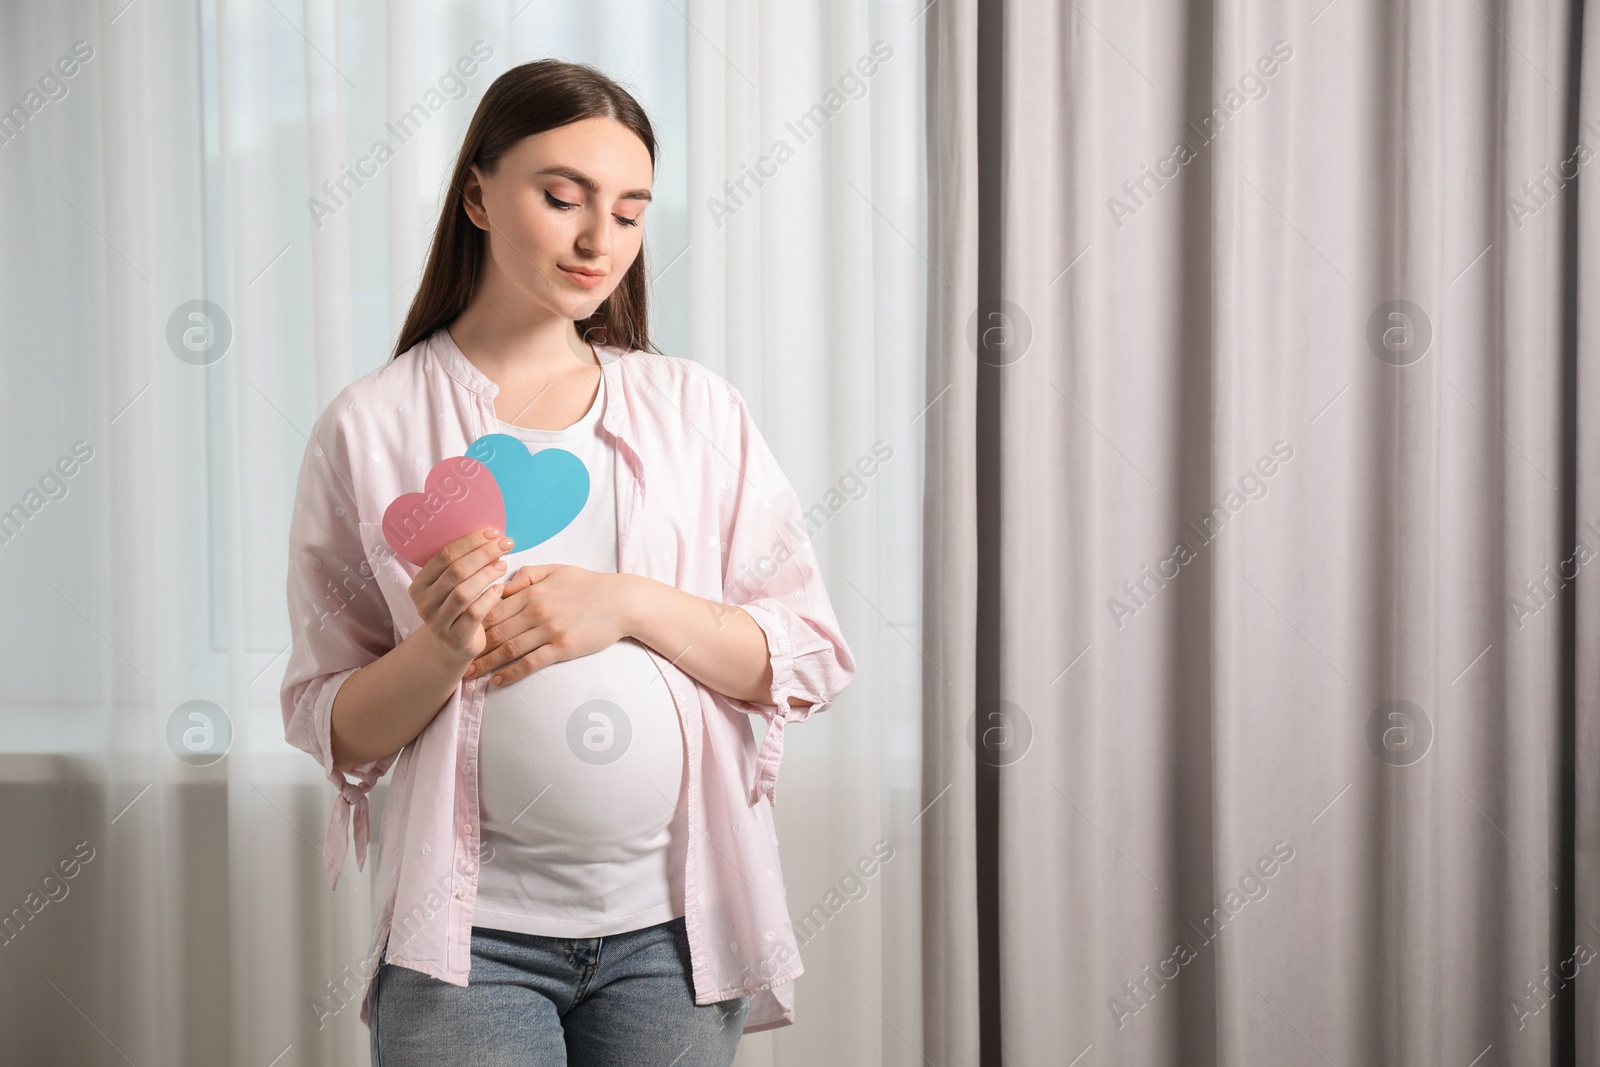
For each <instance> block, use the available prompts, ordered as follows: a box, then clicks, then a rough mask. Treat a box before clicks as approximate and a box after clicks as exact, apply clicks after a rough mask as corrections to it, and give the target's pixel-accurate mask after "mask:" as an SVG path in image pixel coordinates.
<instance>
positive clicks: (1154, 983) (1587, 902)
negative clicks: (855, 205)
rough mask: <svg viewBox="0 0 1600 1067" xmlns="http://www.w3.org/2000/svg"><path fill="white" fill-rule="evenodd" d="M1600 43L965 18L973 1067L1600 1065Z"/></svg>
mask: <svg viewBox="0 0 1600 1067" xmlns="http://www.w3.org/2000/svg"><path fill="white" fill-rule="evenodd" d="M1582 13H1583V12H1582V5H1580V4H1572V3H1564V2H1553V3H1518V4H1513V3H1507V2H1495V0H1465V2H1461V3H1440V2H1403V3H1402V2H1397V3H1381V4H1371V3H1362V2H1359V0H1333V2H1329V0H1316V2H1313V3H1309V4H1293V5H1288V4H1265V3H1248V4H1247V3H1243V2H1240V0H1216V2H1214V3H1188V4H1185V3H1178V2H1145V3H1136V4H1121V3H1111V2H1087V3H1086V2H1074V3H1055V2H1046V0H1004V2H1002V0H945V2H941V3H938V4H936V5H934V6H932V7H931V8H930V9H929V12H928V16H927V17H928V19H929V27H928V64H929V77H928V87H929V101H928V155H929V159H930V167H929V183H930V184H929V200H930V248H931V254H930V258H931V260H932V267H933V273H932V274H930V299H929V318H928V324H929V326H928V328H929V366H928V386H927V393H928V396H929V397H930V398H931V397H934V396H935V395H939V396H941V397H942V399H941V400H940V401H939V402H938V403H936V404H934V405H933V406H932V407H931V408H930V410H929V413H928V457H927V464H928V477H927V497H926V526H927V528H926V542H925V589H926V597H925V602H924V613H923V618H924V624H925V631H926V642H925V645H924V647H923V650H922V651H923V653H924V655H925V658H926V663H927V665H926V667H925V668H924V672H923V680H924V685H925V691H926V701H925V704H924V739H925V747H924V756H925V760H924V767H923V782H922V788H923V802H924V803H925V804H927V805H928V810H927V812H926V814H925V815H924V816H923V817H922V819H921V820H920V823H919V825H920V828H921V832H922V837H923V845H924V848H925V850H926V856H925V880H924V919H923V939H924V954H925V963H926V965H925V969H924V974H925V986H924V988H925V997H924V1008H925V1012H924V1020H925V1021H924V1027H923V1031H922V1034H921V1039H922V1048H921V1052H922V1053H924V1054H925V1055H926V1057H927V1060H928V1061H929V1062H931V1063H937V1064H957V1063H960V1064H969V1063H971V1064H976V1063H983V1064H999V1063H1001V1062H1004V1063H1006V1064H1018V1065H1021V1064H1045V1063H1049V1064H1056V1065H1062V1064H1081V1065H1089V1064H1095V1065H1104V1064H1130V1065H1133V1064H1138V1065H1157V1064H1172V1065H1179V1064H1181V1065H1184V1067H1198V1065H1208V1064H1246V1063H1273V1064H1312V1063H1317V1064H1321V1063H1329V1064H1341V1065H1342V1064H1380V1063H1381V1064H1386V1065H1411V1064H1415V1065H1421V1064H1429V1065H1433V1064H1457V1065H1460V1067H1468V1065H1472V1064H1476V1065H1485V1064H1490V1063H1495V1064H1527V1065H1533V1064H1573V1063H1594V1062H1596V1060H1597V1058H1600V1033H1597V1027H1600V1022H1597V1020H1600V1003H1597V999H1600V997H1597V993H1600V977H1597V976H1600V957H1597V955H1596V953H1597V951H1600V855H1597V849H1600V826H1597V823H1596V806H1597V801H1600V796H1597V788H1596V782H1597V772H1600V766H1597V764H1600V732H1597V727H1600V706H1597V688H1596V683H1597V680H1600V679H1597V673H1600V672H1597V668H1600V657H1597V654H1596V640H1597V638H1600V625H1597V624H1600V618H1597V615H1596V611H1597V607H1600V604H1597V592H1596V591H1597V582H1596V573H1597V571H1600V556H1597V554H1600V461H1597V460H1600V452H1597V448H1600V442H1597V432H1596V431H1597V429H1600V389H1597V386H1596V383H1595V376H1596V372H1597V370H1600V363H1597V350H1596V344H1597V331H1600V320H1597V317H1596V315H1597V308H1596V297H1595V293H1596V277H1595V267H1596V265H1597V264H1600V232H1597V230H1596V224H1595V220H1594V214H1595V210H1594V203H1595V202H1596V197H1597V196H1600V186H1597V185H1596V184H1595V181H1596V179H1595V170H1596V168H1595V167H1594V166H1589V165H1588V164H1589V162H1590V160H1591V158H1592V155H1593V153H1595V152H1600V125H1597V124H1596V123H1597V122H1600V97H1597V92H1600V90H1597V89H1596V86H1595V83H1596V81H1597V80H1600V40H1597V39H1596V35H1597V32H1600V30H1597V27H1596V26H1595V25H1594V20H1593V19H1589V20H1587V21H1585V20H1584V19H1583V18H1582Z"/></svg>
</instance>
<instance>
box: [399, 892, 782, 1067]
mask: <svg viewBox="0 0 1600 1067" xmlns="http://www.w3.org/2000/svg"><path fill="white" fill-rule="evenodd" d="M690 973H691V972H690V964H689V936H688V933H687V931H686V930H685V928H684V921H683V918H682V917H681V916H680V917H679V918H676V919H672V920H670V921H668V922H664V923H658V924H657V925H655V926H647V927H645V928H644V929H642V930H630V931H628V932H627V933H622V934H608V935H606V936H605V937H579V938H569V937H541V936H537V935H534V934H519V933H514V932H511V931H509V930H490V929H487V928H485V927H479V926H474V927H473V928H472V969H471V972H470V973H469V975H468V978H467V985H466V986H465V987H464V988H463V987H461V986H455V985H451V984H450V983H448V982H443V981H440V980H439V979H437V978H434V977H432V976H430V975H426V974H423V973H422V972H421V971H414V970H412V969H411V968H409V967H398V966H396V965H394V964H392V963H384V964H382V965H381V966H380V967H379V968H378V973H377V974H376V976H375V978H374V980H375V982H376V985H377V988H376V990H375V991H374V994H373V996H374V1000H373V1004H372V1016H371V1032H372V1033H371V1036H372V1063H373V1067H413V1065H424V1064H425V1065H427V1067H444V1065H447V1064H470V1065H472V1067H549V1065H556V1067H564V1065H567V1067H602V1065H605V1067H612V1065H623V1064H626V1065H629V1067H633V1065H639V1067H652V1065H659V1067H668V1065H671V1067H727V1065H728V1064H729V1063H731V1062H733V1054H734V1052H735V1051H736V1050H737V1048H738V1045H739V1035H740V1033H741V1032H742V1031H743V1030H744V1020H745V1013H746V1012H747V1011H748V1010H749V1007H750V998H749V997H735V998H733V999H732V1000H724V1001H720V1002H718V1003H715V1004H706V1005H704V1006H701V1005H697V1004H695V1002H694V984H693V981H692V979H691V978H690Z"/></svg>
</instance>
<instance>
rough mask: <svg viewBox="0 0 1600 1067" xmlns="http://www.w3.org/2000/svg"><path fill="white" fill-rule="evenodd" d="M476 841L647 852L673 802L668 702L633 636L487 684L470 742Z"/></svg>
mask: <svg viewBox="0 0 1600 1067" xmlns="http://www.w3.org/2000/svg"><path fill="white" fill-rule="evenodd" d="M478 767H479V798H480V816H481V819H482V826H483V835H484V840H485V841H486V842H488V843H491V844H494V843H497V842H498V843H499V844H501V845H510V846H512V847H513V848H514V850H515V851H517V852H518V853H520V854H522V855H524V856H526V857H528V858H529V859H545V860H548V861H549V862H551V863H563V862H583V863H604V862H626V861H628V860H630V859H633V858H635V857H637V856H640V855H643V854H645V853H648V852H650V851H652V850H659V849H660V848H661V846H662V843H663V842H664V841H665V840H666V836H667V830H668V827H669V825H670V824H671V822H672V819H673V815H674V814H675V811H676V808H677V807H678V806H680V805H681V803H682V797H681V792H682V785H683V769H684V758H683V734H682V730H681V727H680V725H679V721H678V711H677V707H676V706H675V705H674V704H673V702H672V695H671V693H669V692H668V690H667V686H666V683H665V682H664V681H663V680H662V678H661V673H660V671H659V670H658V669H657V667H656V665H655V663H654V661H652V660H651V659H650V655H649V653H648V652H647V651H646V650H645V648H644V646H643V645H641V644H640V643H639V642H638V641H636V640H633V639H632V638H627V639H624V640H621V641H618V642H616V643H615V644H613V645H610V646H609V647H607V648H603V649H601V650H600V651H598V652H595V653H592V654H590V655H587V656H580V657H579V658H577V659H571V660H563V661H561V662H559V663H552V664H550V665H549V666H547V667H543V668H541V669H539V670H537V671H535V672H534V673H533V674H531V675H529V676H527V677H526V678H523V679H521V680H520V681H517V682H513V683H511V684H510V685H507V686H490V687H489V689H488V691H487V693H486V695H485V698H484V707H483V725H482V729H481V732H480V734H479V743H478Z"/></svg>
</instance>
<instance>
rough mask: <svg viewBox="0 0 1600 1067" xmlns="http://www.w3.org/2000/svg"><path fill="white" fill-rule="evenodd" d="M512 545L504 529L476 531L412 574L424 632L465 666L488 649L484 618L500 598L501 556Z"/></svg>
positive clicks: (503, 568) (454, 661) (450, 658)
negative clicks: (501, 532) (502, 532)
mask: <svg viewBox="0 0 1600 1067" xmlns="http://www.w3.org/2000/svg"><path fill="white" fill-rule="evenodd" d="M511 547H512V541H511V538H509V537H503V536H501V534H500V531H499V530H474V531H473V532H472V533H469V534H464V535H462V536H461V537H458V538H456V539H455V540H454V541H451V542H450V543H449V544H447V545H445V546H444V547H443V548H441V549H440V550H439V551H438V552H437V553H435V554H434V557H433V558H432V559H430V560H429V561H428V562H427V563H426V564H424V565H423V568H422V569H421V570H420V571H418V572H417V576H416V577H415V578H414V579H412V582H411V589H410V593H411V602H412V603H413V604H415V605H416V606H417V613H418V614H419V615H421V616H422V622H423V625H422V628H421V629H420V630H419V631H418V632H419V633H426V634H427V635H428V637H429V638H430V639H431V640H432V641H433V642H434V644H435V645H436V646H437V648H438V649H439V651H440V652H441V653H442V654H443V656H444V658H445V660H446V662H448V663H450V664H452V665H453V666H456V667H457V669H459V670H462V671H464V670H466V668H467V666H468V665H469V664H470V663H472V661H473V660H475V659H477V658H478V657H479V656H480V655H482V654H483V651H484V647H485V645H486V644H487V639H486V638H485V637H484V633H483V620H484V617H485V616H486V615H488V614H489V610H490V609H491V608H493V607H494V605H495V602H496V601H497V600H499V599H500V590H501V588H502V587H501V585H500V584H498V583H499V580H500V579H501V578H502V577H504V576H505V572H506V563H505V561H504V560H502V559H501V558H500V557H501V555H503V554H504V553H505V552H507V551H508V550H510V548H511Z"/></svg>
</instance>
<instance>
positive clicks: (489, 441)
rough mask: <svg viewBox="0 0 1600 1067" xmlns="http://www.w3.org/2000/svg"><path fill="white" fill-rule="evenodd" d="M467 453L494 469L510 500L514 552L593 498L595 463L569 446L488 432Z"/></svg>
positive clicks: (551, 531)
mask: <svg viewBox="0 0 1600 1067" xmlns="http://www.w3.org/2000/svg"><path fill="white" fill-rule="evenodd" d="M467 455H469V456H471V457H472V458H473V459H475V460H477V461H478V462H479V463H482V464H483V465H484V466H485V467H488V468H489V473H490V474H492V475H494V480H495V483H496V484H497V485H499V486H500V495H501V496H502V497H504V498H505V502H506V530H505V532H506V536H507V537H509V538H511V539H512V540H513V541H515V542H516V544H515V546H514V547H513V548H512V550H511V551H513V552H520V551H522V550H523V549H525V548H532V547H533V546H534V545H538V544H542V543H544V542H545V541H548V540H550V538H552V537H554V536H555V535H556V534H558V533H560V532H561V531H562V530H565V529H566V528H567V527H568V526H569V525H571V523H572V520H573V519H575V518H577V517H578V512H580V511H582V510H583V505H584V503H585V502H587V501H588V499H589V468H587V467H585V466H584V465H583V460H581V459H579V458H578V457H577V456H575V455H573V454H572V453H571V452H568V451H567V450H566V449H564V448H542V449H540V450H539V451H538V452H534V453H530V452H529V451H528V446H527V445H526V444H524V443H523V442H522V441H520V440H518V439H517V438H515V437H512V436H511V435H510V434H504V433H490V434H484V435H483V436H482V437H480V438H478V439H477V440H476V441H474V442H472V444H471V445H470V446H469V447H468V448H467Z"/></svg>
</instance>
